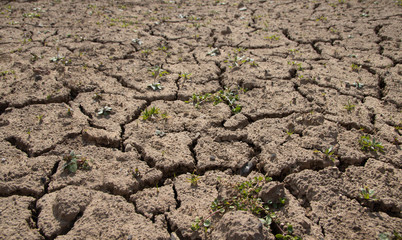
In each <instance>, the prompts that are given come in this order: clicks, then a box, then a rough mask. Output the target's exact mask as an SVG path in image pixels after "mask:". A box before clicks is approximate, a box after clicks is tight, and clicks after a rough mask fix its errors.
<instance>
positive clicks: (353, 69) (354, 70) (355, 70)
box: [350, 63, 361, 72]
mask: <svg viewBox="0 0 402 240" xmlns="http://www.w3.org/2000/svg"><path fill="white" fill-rule="evenodd" d="M350 67H351V68H352V71H353V72H359V71H360V68H361V66H359V65H357V64H354V63H353V64H352V65H351V66H350Z"/></svg>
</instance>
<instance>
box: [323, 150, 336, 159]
mask: <svg viewBox="0 0 402 240" xmlns="http://www.w3.org/2000/svg"><path fill="white" fill-rule="evenodd" d="M324 154H325V157H326V158H327V159H330V160H332V161H333V162H334V161H335V158H334V156H335V155H334V154H335V152H334V150H333V146H330V147H329V148H327V149H325V151H324Z"/></svg>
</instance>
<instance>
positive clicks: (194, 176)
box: [187, 172, 200, 187]
mask: <svg viewBox="0 0 402 240" xmlns="http://www.w3.org/2000/svg"><path fill="white" fill-rule="evenodd" d="M199 178H200V177H199V176H198V175H197V174H195V172H193V173H192V174H191V176H190V178H188V179H187V180H188V181H189V182H190V183H191V186H192V187H197V186H198V180H199Z"/></svg>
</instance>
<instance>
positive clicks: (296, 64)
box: [288, 61, 304, 71]
mask: <svg viewBox="0 0 402 240" xmlns="http://www.w3.org/2000/svg"><path fill="white" fill-rule="evenodd" d="M288 65H292V66H297V70H298V71H304V69H303V67H302V64H301V63H297V62H294V61H292V62H290V61H288Z"/></svg>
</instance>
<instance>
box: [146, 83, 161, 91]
mask: <svg viewBox="0 0 402 240" xmlns="http://www.w3.org/2000/svg"><path fill="white" fill-rule="evenodd" d="M148 88H151V89H152V90H154V91H158V90H162V89H163V86H162V85H161V84H160V83H152V84H149V85H148Z"/></svg>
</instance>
